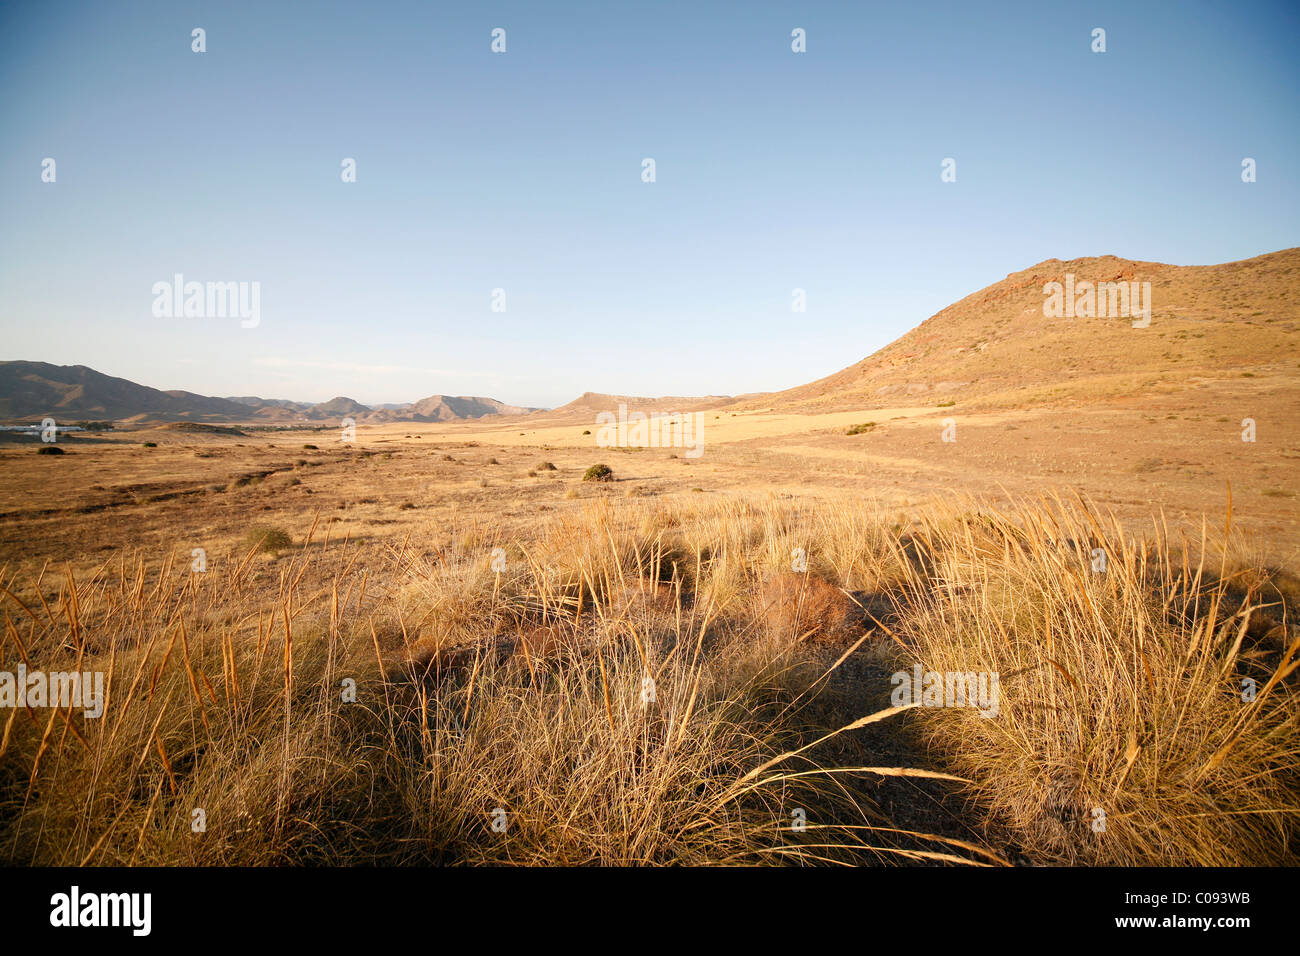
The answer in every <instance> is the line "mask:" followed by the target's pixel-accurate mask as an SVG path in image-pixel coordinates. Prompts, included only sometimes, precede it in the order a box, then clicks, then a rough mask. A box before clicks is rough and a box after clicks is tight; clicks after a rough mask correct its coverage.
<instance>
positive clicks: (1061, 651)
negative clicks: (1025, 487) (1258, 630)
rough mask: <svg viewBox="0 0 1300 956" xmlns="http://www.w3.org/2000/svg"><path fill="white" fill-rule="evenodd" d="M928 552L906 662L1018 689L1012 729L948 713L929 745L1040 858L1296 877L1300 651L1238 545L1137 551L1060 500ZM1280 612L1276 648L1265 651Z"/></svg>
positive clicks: (904, 603) (926, 537)
mask: <svg viewBox="0 0 1300 956" xmlns="http://www.w3.org/2000/svg"><path fill="white" fill-rule="evenodd" d="M1229 517H1230V508H1229ZM910 544H911V545H912V557H913V560H912V561H911V562H909V568H910V574H909V579H908V581H907V584H906V587H905V588H903V589H902V590H901V591H900V592H899V595H898V597H897V603H898V607H899V612H900V613H899V624H898V626H897V633H896V636H897V639H898V640H899V642H900V644H901V645H902V647H904V648H905V649H906V651H907V652H908V654H909V655H910V656H912V657H913V658H914V659H916V660H919V661H920V662H921V663H922V665H923V667H924V668H926V669H927V670H935V671H940V672H945V671H961V672H971V671H976V672H978V671H989V672H992V673H995V674H1000V675H1001V688H1002V701H1001V707H1000V713H999V714H998V716H997V718H996V719H986V718H983V717H981V716H979V715H978V713H977V712H976V711H975V710H972V709H946V710H931V711H928V712H927V716H928V717H930V718H931V719H930V720H929V722H928V723H929V727H928V729H929V732H930V736H931V740H932V741H933V743H934V745H935V746H936V747H937V748H938V749H940V750H942V751H944V752H946V753H949V754H951V755H952V767H953V769H954V772H955V773H958V774H960V775H963V776H968V777H969V778H970V779H972V780H973V781H974V784H973V785H972V788H971V789H972V792H973V793H974V794H975V795H976V796H977V797H978V798H979V800H980V801H981V802H982V803H983V805H985V806H986V807H987V808H988V809H989V811H990V812H991V814H992V815H993V817H994V818H995V820H997V821H998V822H1000V823H1002V824H1005V825H1006V826H1007V827H1008V828H1009V829H1010V832H1011V835H1012V838H1013V839H1014V840H1015V841H1016V843H1017V844H1018V845H1019V846H1020V848H1021V849H1022V852H1024V853H1025V854H1026V855H1028V856H1029V858H1030V859H1032V860H1035V861H1038V862H1063V863H1072V864H1073V863H1090V864H1114V865H1168V866H1174V865H1206V866H1230V865H1244V864H1254V865H1260V864H1281V863H1294V862H1295V853H1296V847H1295V824H1296V820H1297V816H1298V815H1300V801H1298V799H1297V798H1298V796H1300V780H1298V779H1297V769H1298V768H1300V761H1298V759H1297V758H1298V756H1300V750H1297V746H1296V730H1297V717H1298V715H1300V709H1298V708H1297V700H1298V698H1297V694H1296V686H1295V681H1294V679H1291V677H1292V675H1293V673H1294V671H1295V669H1296V667H1297V660H1296V657H1297V652H1300V640H1296V639H1294V630H1293V628H1292V627H1291V625H1290V623H1289V618H1288V614H1289V612H1290V610H1291V609H1289V608H1288V607H1287V606H1286V604H1285V603H1284V602H1283V601H1282V600H1281V593H1280V592H1279V591H1278V590H1277V589H1276V588H1274V587H1272V586H1271V584H1270V581H1271V576H1270V575H1269V574H1267V573H1263V572H1261V571H1260V570H1259V569H1253V568H1240V567H1236V566H1234V564H1232V563H1230V559H1229V554H1230V553H1231V552H1232V550H1233V548H1234V544H1235V542H1234V540H1233V539H1232V538H1231V536H1230V535H1228V534H1227V533H1226V532H1219V533H1217V534H1215V533H1212V532H1211V531H1209V530H1208V529H1206V530H1205V532H1204V535H1203V537H1202V538H1201V539H1200V540H1199V541H1191V542H1187V541H1181V542H1177V543H1175V542H1173V541H1171V536H1170V534H1169V532H1168V530H1167V528H1166V527H1164V525H1163V524H1162V523H1157V524H1156V526H1155V527H1154V528H1153V530H1152V532H1151V533H1150V534H1148V535H1146V536H1144V537H1141V538H1135V537H1132V536H1130V535H1127V534H1125V532H1124V531H1123V529H1122V528H1121V527H1120V526H1119V524H1118V523H1117V522H1114V521H1113V520H1110V521H1103V520H1102V519H1100V518H1099V516H1098V515H1097V514H1096V513H1095V510H1094V509H1092V508H1090V507H1088V506H1086V505H1085V504H1084V503H1082V502H1079V501H1075V502H1073V503H1070V504H1067V503H1064V502H1062V501H1060V500H1054V501H1053V502H1051V503H1050V504H1041V503H1040V504H1035V505H1032V506H1023V507H1021V508H1020V509H1018V510H1017V511H1016V512H1014V513H1011V514H1006V513H997V512H993V511H989V510H980V511H977V512H975V513H974V514H967V515H964V516H958V515H957V514H956V513H947V514H938V515H928V516H926V519H925V521H924V524H923V525H922V527H921V528H920V529H919V530H918V531H917V533H916V534H915V535H914V536H913V537H912V538H911V541H910ZM1103 553H1104V555H1105V562H1106V563H1105V566H1104V570H1102V569H1101V564H1100V561H1099V558H1098V556H1099V555H1100V554H1103ZM1216 554H1217V555H1218V557H1217V558H1216V557H1215V555H1216ZM1266 611H1267V612H1270V613H1271V614H1275V615H1276V616H1277V617H1280V618H1281V621H1282V623H1281V624H1280V625H1277V626H1275V627H1273V628H1272V629H1271V631H1270V635H1271V636H1273V637H1275V638H1276V639H1277V640H1276V646H1274V647H1271V648H1270V647H1269V646H1268V645H1267V643H1266V642H1264V641H1262V640H1257V639H1253V638H1252V636H1251V635H1252V630H1255V628H1254V627H1253V625H1254V624H1255V623H1257V622H1260V621H1261V620H1262V621H1264V622H1266V623H1271V622H1272V620H1273V618H1272V617H1269V616H1266V614H1265V612H1266ZM1243 681H1251V682H1253V683H1254V685H1255V688H1256V691H1255V694H1254V696H1253V700H1246V699H1243V698H1244V697H1247V696H1249V695H1245V694H1243ZM1103 815H1104V817H1103Z"/></svg>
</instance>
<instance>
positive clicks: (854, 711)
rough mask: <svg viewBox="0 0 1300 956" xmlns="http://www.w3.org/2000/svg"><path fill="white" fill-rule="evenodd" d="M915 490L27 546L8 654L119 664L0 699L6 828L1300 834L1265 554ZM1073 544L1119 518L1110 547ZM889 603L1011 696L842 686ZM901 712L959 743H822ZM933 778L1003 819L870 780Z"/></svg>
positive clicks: (872, 843)
mask: <svg viewBox="0 0 1300 956" xmlns="http://www.w3.org/2000/svg"><path fill="white" fill-rule="evenodd" d="M904 524H905V523H904V522H901V521H896V520H894V519H893V518H892V517H891V516H887V515H884V514H882V513H880V512H878V511H877V510H875V509H873V508H870V507H865V506H863V507H859V506H856V505H849V504H847V503H846V504H843V505H840V506H836V507H825V506H818V507H814V508H810V507H807V506H800V505H798V504H796V503H791V502H785V501H779V500H775V499H771V500H765V501H745V500H735V499H731V500H725V501H723V502H722V503H717V504H710V503H707V502H702V501H701V500H700V499H691V500H690V503H689V504H681V505H677V506H673V507H669V506H665V505H662V504H657V503H655V502H654V501H653V500H645V499H639V500H634V501H627V500H623V499H620V500H618V501H612V500H610V499H608V498H598V499H596V500H593V501H590V502H586V503H584V505H583V506H582V508H581V509H580V510H578V509H575V510H573V511H570V512H567V513H564V514H558V515H556V516H554V517H553V518H552V519H550V520H548V521H547V522H546V523H541V524H537V525H535V526H532V527H530V528H529V529H528V530H527V532H526V533H524V532H520V531H519V530H518V529H517V528H514V529H507V527H506V526H504V525H497V524H494V523H492V522H490V521H479V520H477V519H475V520H474V521H473V522H472V523H471V524H469V525H466V524H465V523H464V522H462V523H461V524H459V525H457V526H455V527H452V528H448V529H444V531H443V532H441V533H440V534H438V535H436V536H431V538H430V540H434V539H435V538H436V539H437V540H443V541H446V542H447V543H446V544H445V545H439V546H430V545H429V544H425V545H423V546H420V545H413V544H412V542H411V541H410V540H409V539H408V540H406V541H404V542H402V543H400V544H394V545H393V546H392V547H391V548H390V549H389V551H388V554H387V557H386V558H385V559H384V560H383V561H375V560H373V559H366V560H359V559H360V558H361V556H362V554H363V553H366V552H363V551H362V550H361V549H360V548H359V547H358V546H357V545H355V544H353V545H351V546H349V543H348V542H347V541H346V540H344V541H343V542H342V543H340V542H339V541H338V540H337V539H336V540H335V541H334V542H332V543H331V542H328V540H327V539H325V540H322V536H321V535H320V534H319V533H318V529H317V527H316V526H315V525H313V526H312V527H311V528H310V529H306V528H304V529H302V530H303V532H304V534H303V537H302V544H301V545H297V546H295V548H294V550H293V551H292V552H291V553H290V554H287V555H284V556H280V557H274V556H268V555H265V554H258V553H256V552H255V551H254V550H251V549H250V550H248V551H247V552H246V553H241V554H234V555H231V556H230V557H229V559H228V560H222V559H221V558H220V557H219V556H216V555H214V556H212V557H211V558H210V560H211V570H209V571H208V572H207V573H206V574H193V573H190V571H189V568H188V567H180V566H177V565H175V564H173V563H170V562H166V561H164V562H163V563H162V564H161V565H152V566H151V565H149V564H148V563H146V562H145V561H144V560H143V559H142V558H131V559H128V558H125V557H119V558H116V559H113V560H112V561H110V562H108V563H106V564H105V565H104V566H102V567H101V568H99V569H98V570H96V571H94V572H92V573H90V574H83V575H82V576H81V578H80V579H78V578H76V577H75V576H74V575H73V573H72V571H71V570H69V571H67V572H66V574H64V576H63V578H62V580H61V581H60V582H58V588H57V595H56V596H55V597H54V599H53V600H49V599H47V598H46V597H45V596H43V595H44V594H45V593H46V592H48V591H49V589H50V586H51V584H52V583H53V582H51V581H49V580H45V581H41V580H38V581H35V582H23V583H24V584H25V585H26V586H25V587H20V586H19V582H16V581H13V580H8V581H6V582H5V583H6V586H7V592H8V593H7V595H6V596H5V597H4V600H5V602H6V605H5V634H4V640H3V642H2V643H0V670H5V669H8V670H12V669H13V668H14V667H16V665H17V662H18V661H19V660H22V661H24V662H26V664H27V666H28V667H29V668H42V669H45V670H48V671H54V670H70V669H73V668H76V669H79V670H103V671H105V672H106V673H107V674H108V675H109V678H108V688H109V689H108V701H107V704H106V707H105V711H104V715H103V716H102V717H100V718H98V719H84V718H83V717H81V715H80V714H79V713H71V714H70V713H66V712H62V711H59V710H56V709H49V710H41V709H37V710H27V709H25V708H20V709H15V710H13V711H11V712H10V714H9V715H8V718H7V722H6V724H5V727H4V731H3V733H4V736H3V743H0V848H3V849H2V850H0V857H3V858H4V859H6V860H8V861H10V862H14V863H40V864H83V863H84V864H201V865H210V864H216V865H230V864H253V865H265V864H303V863H329V864H349V863H413V862H436V863H444V864H473V863H507V864H582V863H601V864H670V863H765V862H787V863H817V862H833V863H854V862H857V863H861V862H888V861H896V862H909V861H910V862H926V861H929V862H936V861H938V862H960V863H978V864H990V863H994V864H996V863H1000V862H1002V860H1003V858H1004V856H1006V855H1007V854H1006V853H1004V852H1003V851H1004V849H1005V850H1008V851H1018V852H1022V853H1025V854H1027V855H1029V856H1030V857H1031V858H1033V859H1036V860H1040V861H1044V862H1055V861H1066V862H1073V861H1089V862H1100V863H1112V862H1116V863H1121V862H1172V861H1192V862H1207V863H1208V862H1216V863H1217V862H1224V863H1234V862H1255V863H1263V862H1282V861H1285V860H1288V859H1290V858H1291V857H1293V850H1292V849H1291V846H1292V844H1291V841H1292V839H1293V835H1294V829H1295V824H1296V818H1297V808H1296V799H1295V795H1296V776H1295V774H1296V767H1297V762H1296V752H1295V749H1294V746H1293V744H1292V743H1291V741H1292V740H1293V739H1294V729H1295V720H1296V714H1297V705H1296V700H1297V699H1296V694H1295V688H1294V682H1293V681H1292V680H1290V679H1288V677H1287V674H1288V673H1289V672H1288V668H1293V667H1294V664H1293V663H1292V662H1293V661H1294V658H1295V654H1296V651H1297V647H1296V646H1295V645H1294V644H1292V645H1291V646H1290V647H1289V648H1288V649H1287V650H1286V651H1285V653H1274V652H1272V651H1270V650H1268V648H1267V647H1264V646H1260V647H1250V646H1247V645H1246V644H1244V643H1243V642H1242V640H1241V639H1240V637H1239V635H1244V634H1246V633H1247V632H1246V629H1245V624H1247V623H1249V621H1250V618H1251V615H1252V614H1253V613H1254V608H1255V607H1256V606H1257V605H1258V604H1259V603H1260V602H1261V599H1262V597H1263V596H1264V595H1265V590H1266V588H1267V580H1268V579H1267V577H1266V576H1264V575H1262V574H1259V573H1257V574H1255V575H1254V576H1252V577H1251V578H1250V581H1251V583H1250V584H1248V585H1246V586H1245V588H1244V590H1242V591H1241V593H1239V594H1238V593H1237V592H1235V591H1233V590H1232V589H1233V587H1234V586H1235V585H1236V584H1240V582H1241V581H1244V580H1246V576H1245V575H1239V576H1238V577H1237V578H1233V577H1232V576H1231V575H1229V574H1228V573H1226V568H1227V565H1226V564H1225V565H1222V566H1221V567H1220V568H1219V569H1217V571H1216V574H1215V575H1214V576H1213V577H1211V576H1210V575H1209V573H1208V571H1206V570H1205V569H1204V565H1203V564H1202V565H1196V564H1189V563H1188V559H1186V558H1181V559H1175V557H1174V554H1175V551H1174V549H1173V548H1172V547H1171V546H1170V544H1169V542H1168V541H1167V540H1166V539H1165V538H1163V537H1159V538H1157V539H1155V540H1152V541H1147V542H1137V541H1132V540H1129V539H1127V538H1125V537H1123V535H1122V533H1121V531H1120V529H1119V528H1118V526H1111V525H1106V524H1103V523H1102V522H1101V521H1100V519H1098V518H1097V517H1096V516H1095V515H1094V514H1093V513H1092V512H1091V511H1089V510H1087V509H1085V508H1083V507H1082V506H1078V507H1077V508H1075V509H1073V510H1071V509H1067V508H1065V507H1064V506H1058V507H1057V508H1056V509H1055V510H1053V509H1049V508H1046V507H1042V506H1034V507H1025V508H1023V509H1022V510H1021V511H1019V512H1016V513H1014V514H1000V513H990V512H988V511H982V512H980V514H979V515H978V516H977V517H973V518H972V517H969V516H967V517H965V518H963V517H962V516H961V515H959V514H958V513H956V512H943V511H939V510H934V511H931V512H929V513H927V514H926V515H924V516H923V520H922V522H921V523H920V525H918V526H916V527H915V528H913V529H909V528H907V527H905V526H904ZM295 530H297V529H295ZM295 537H296V535H295ZM1082 542H1088V544H1089V546H1090V547H1091V546H1100V547H1103V548H1105V549H1106V550H1107V552H1108V554H1109V556H1110V557H1109V567H1108V571H1107V573H1106V574H1105V575H1102V576H1091V575H1090V574H1088V573H1086V572H1087V570H1088V568H1087V563H1086V561H1084V559H1083V558H1081V557H1080V551H1079V547H1080V546H1081V544H1077V543H1082ZM795 549H802V552H803V555H804V556H805V558H806V564H807V570H806V571H799V572H793V570H792V567H791V554H792V551H794V550H795ZM1181 553H1182V554H1183V555H1187V554H1189V553H1190V552H1189V551H1183V552H1181ZM1080 562H1083V563H1080ZM873 617H874V618H876V619H877V620H876V621H875V622H873V620H872V618H873ZM1282 627H1283V631H1284V632H1285V633H1289V631H1287V627H1288V625H1287V624H1286V619H1285V618H1284V619H1283V625H1282ZM886 632H888V633H891V634H893V635H894V637H895V642H894V646H895V647H896V649H897V653H898V654H899V666H904V665H906V666H910V663H911V661H912V660H913V659H915V660H919V661H921V662H923V663H924V664H925V666H927V667H934V668H936V669H956V670H962V671H969V670H979V669H985V668H988V669H993V670H995V671H997V672H999V673H1000V674H1001V675H1002V680H1003V685H1002V686H1003V689H1004V697H1005V699H1004V700H1003V703H1002V711H1001V716H1000V717H999V719H996V720H983V719H981V718H979V717H978V716H977V715H975V714H974V713H973V712H971V711H968V710H922V711H920V712H919V714H918V712H911V711H908V712H903V711H900V710H897V709H883V710H882V709H881V707H880V706H879V700H880V698H881V692H882V691H887V688H885V687H883V686H882V685H883V684H884V683H885V682H884V680H883V679H882V680H878V681H877V682H876V685H875V686H867V685H863V686H861V687H859V688H857V689H856V690H853V689H852V688H851V689H850V690H851V691H852V692H850V693H847V694H846V693H845V692H844V690H843V688H841V689H840V690H839V691H837V693H836V695H831V696H832V697H834V701H830V700H829V699H828V696H827V694H826V693H825V690H826V688H827V686H828V685H829V684H830V683H831V681H832V680H833V679H836V675H837V674H839V673H840V672H841V670H842V667H841V665H843V664H844V662H845V661H856V660H860V659H861V657H862V655H863V654H865V653H867V649H868V648H869V647H870V646H871V645H873V644H877V642H878V641H879V640H880V639H881V638H882V637H883V635H884V634H885V633H886ZM872 653H875V654H879V653H880V651H879V648H878V647H877V648H876V649H875V650H874V651H872ZM1242 674H1253V675H1256V676H1257V679H1258V682H1259V688H1260V691H1259V694H1258V696H1257V701H1256V703H1255V704H1253V705H1251V706H1250V707H1243V706H1242V705H1241V703H1240V700H1239V698H1235V697H1234V690H1233V688H1234V686H1235V682H1236V681H1237V680H1238V677H1239V676H1240V675H1242ZM350 682H355V702H351V701H349V700H347V699H345V698H346V697H347V695H348V694H349V693H350V688H351V686H352V685H351V683H350ZM1234 701H1235V702H1234ZM835 702H837V703H835ZM832 703H835V706H831V704H832ZM845 708H847V709H845ZM918 716H920V717H922V718H924V720H923V722H922V725H923V726H924V727H925V728H926V729H927V730H928V731H929V736H930V739H931V740H932V742H933V744H934V752H935V754H936V755H937V757H938V758H939V759H941V760H943V761H947V762H949V763H950V767H949V769H950V770H951V773H944V772H940V771H936V770H933V769H926V768H925V767H923V766H921V765H919V764H918V765H915V766H912V765H906V766H900V765H898V764H897V763H891V762H889V761H888V760H881V761H873V760H867V761H866V762H853V763H850V764H848V765H844V764H841V763H837V762H835V761H834V760H832V755H833V753H836V752H838V751H836V749H835V748H836V746H837V744H838V743H839V742H841V741H844V740H845V739H847V738H854V737H855V735H857V733H858V731H859V730H860V729H865V728H867V727H868V726H870V727H871V728H872V732H874V731H878V730H879V729H880V727H882V726H883V727H886V728H887V727H889V726H892V725H894V724H897V722H899V721H909V720H913V719H914V718H916V717H918ZM882 721H889V722H892V723H885V724H883V725H882V723H881V722H882ZM1130 756H1131V759H1130ZM918 777H920V778H930V779H932V780H938V781H946V783H945V784H944V785H947V786H952V785H956V784H962V785H964V786H966V787H968V788H969V789H970V791H971V793H972V794H973V795H974V796H975V798H976V800H975V805H976V806H977V807H979V808H981V810H982V811H985V812H987V814H988V821H989V823H990V829H989V832H990V833H992V834H998V835H1000V834H1003V833H1009V834H1010V837H1009V838H1008V840H1007V843H1008V845H1007V846H1005V847H1004V846H999V845H998V843H999V841H1000V840H1001V837H1000V836H995V837H991V838H990V840H989V841H987V842H986V843H984V844H980V843H978V842H977V841H976V840H975V839H973V838H972V839H965V838H958V837H955V836H953V835H950V834H937V833H936V834H930V835H926V834H910V833H900V832H898V830H899V828H897V827H894V826H892V825H891V821H890V820H888V819H887V818H886V817H885V816H884V814H882V813H881V812H880V810H879V809H878V808H877V807H876V806H875V804H874V803H873V801H872V793H873V790H872V788H873V787H874V786H876V785H877V784H878V783H879V781H881V780H882V779H914V778H918ZM1092 806H1101V807H1103V808H1105V809H1106V812H1107V823H1108V826H1107V830H1106V832H1105V833H1104V834H1103V835H1100V837H1099V836H1097V835H1095V834H1093V833H1092V831H1091V828H1090V825H1089V816H1088V814H1090V811H1091V807H1092ZM198 809H201V810H203V811H204V816H205V819H206V830H205V832H202V833H196V832H194V829H193V822H194V817H195V814H194V812H195V810H198ZM496 811H501V812H500V813H497V812H496ZM796 811H802V812H803V814H804V815H805V816H806V818H807V821H808V823H807V827H806V828H804V829H795V828H794V827H792V826H791V824H792V822H793V821H794V820H795V819H797V818H798V814H796ZM502 822H503V823H504V831H503V832H499V830H500V827H501V825H502ZM494 823H495V824H496V827H495V828H494ZM990 844H991V845H992V847H993V848H990Z"/></svg>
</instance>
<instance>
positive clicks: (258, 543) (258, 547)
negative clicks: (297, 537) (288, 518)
mask: <svg viewBox="0 0 1300 956" xmlns="http://www.w3.org/2000/svg"><path fill="white" fill-rule="evenodd" d="M244 542H245V544H246V545H247V546H248V547H249V548H250V549H252V550H254V551H264V552H266V553H268V554H273V555H278V554H279V553H280V552H281V551H287V550H289V549H290V548H291V547H293V540H292V539H291V538H290V537H289V532H287V531H285V530H284V529H283V528H274V527H270V526H268V525H256V526H254V527H252V528H249V529H248V534H247V535H246V536H245V537H244Z"/></svg>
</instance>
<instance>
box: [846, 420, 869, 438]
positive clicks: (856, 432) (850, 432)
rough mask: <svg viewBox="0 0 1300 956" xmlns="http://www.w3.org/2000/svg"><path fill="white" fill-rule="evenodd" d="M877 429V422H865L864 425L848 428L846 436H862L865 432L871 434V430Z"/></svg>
mask: <svg viewBox="0 0 1300 956" xmlns="http://www.w3.org/2000/svg"><path fill="white" fill-rule="evenodd" d="M875 427H876V423H875V422H863V423H862V424H860V425H850V426H849V428H848V430H847V431H846V432H845V433H844V434H846V435H861V434H862V433H863V432H869V431H871V429H873V428H875Z"/></svg>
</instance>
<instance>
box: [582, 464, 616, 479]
mask: <svg viewBox="0 0 1300 956" xmlns="http://www.w3.org/2000/svg"><path fill="white" fill-rule="evenodd" d="M582 480H583V481H613V480H614V469H612V468H610V467H609V465H592V466H591V467H590V468H588V469H587V470H586V471H585V472H583V475H582Z"/></svg>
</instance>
